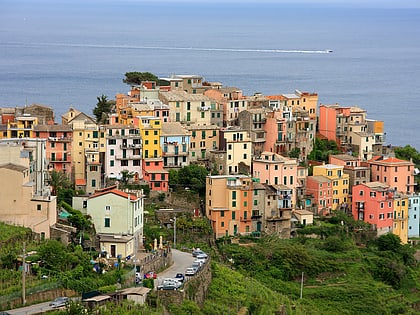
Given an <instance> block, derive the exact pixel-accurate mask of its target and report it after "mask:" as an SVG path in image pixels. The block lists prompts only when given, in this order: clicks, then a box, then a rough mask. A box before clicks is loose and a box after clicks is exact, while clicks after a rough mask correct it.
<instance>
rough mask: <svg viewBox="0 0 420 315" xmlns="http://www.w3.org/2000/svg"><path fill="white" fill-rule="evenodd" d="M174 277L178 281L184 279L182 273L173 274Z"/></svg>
mask: <svg viewBox="0 0 420 315" xmlns="http://www.w3.org/2000/svg"><path fill="white" fill-rule="evenodd" d="M175 279H178V281H180V282H184V280H185V277H184V274H182V273H177V274H176V275H175Z"/></svg>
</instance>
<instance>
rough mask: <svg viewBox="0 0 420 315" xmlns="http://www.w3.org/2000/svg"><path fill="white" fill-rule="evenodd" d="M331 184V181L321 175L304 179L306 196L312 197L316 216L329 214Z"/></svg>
mask: <svg viewBox="0 0 420 315" xmlns="http://www.w3.org/2000/svg"><path fill="white" fill-rule="evenodd" d="M331 182H332V180H331V179H329V178H328V177H326V176H322V175H317V176H308V177H307V178H306V194H307V195H310V196H311V197H312V198H311V199H312V200H313V209H315V210H314V211H316V213H315V214H316V215H328V214H330V211H331V207H332V195H333V194H332V184H331Z"/></svg>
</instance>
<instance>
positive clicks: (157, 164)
mask: <svg viewBox="0 0 420 315" xmlns="http://www.w3.org/2000/svg"><path fill="white" fill-rule="evenodd" d="M159 82H166V84H165V85H159V84H158V82H154V81H144V82H142V83H141V84H138V85H132V86H131V88H130V90H129V91H128V93H127V94H117V95H116V96H115V106H114V107H113V109H112V111H111V113H110V114H109V115H107V117H105V120H104V121H101V122H98V121H97V120H96V119H95V118H94V117H93V116H91V115H90V113H84V112H82V111H79V110H77V109H76V108H73V107H70V108H69V109H68V111H67V112H66V113H65V114H63V115H62V116H61V117H60V119H58V118H57V117H55V114H54V110H53V109H52V108H50V107H47V106H44V105H38V104H33V105H31V106H24V107H13V108H12V107H10V108H7V107H4V108H1V109H0V116H1V125H0V128H1V132H0V147H1V149H0V178H1V180H2V183H4V186H3V189H2V190H0V199H1V200H2V202H1V204H0V221H1V222H4V223H7V224H10V225H17V226H24V227H29V228H31V229H32V231H33V232H34V233H35V234H36V235H38V237H39V239H50V238H54V239H57V238H66V237H68V235H69V234H70V233H71V229H70V227H66V226H64V225H63V224H60V223H59V217H60V215H62V209H61V208H60V207H59V205H58V204H57V197H56V193H55V191H54V187H53V185H52V184H51V172H52V171H56V172H59V173H62V174H64V175H65V176H66V177H67V178H68V179H69V180H70V181H71V183H72V185H73V187H74V188H75V190H76V191H78V192H83V193H80V194H78V195H77V196H75V197H73V204H72V205H71V206H72V207H73V208H74V209H77V210H79V211H81V212H82V213H83V214H85V215H89V217H90V218H91V220H92V222H93V224H94V226H95V228H96V233H97V235H98V237H99V243H100V250H101V251H103V252H107V253H108V255H109V256H110V257H117V256H122V257H129V256H130V255H134V254H135V253H136V252H137V251H139V250H140V249H142V248H143V247H144V242H143V239H144V235H143V233H144V232H143V230H144V226H145V224H146V222H145V220H144V199H145V198H144V194H143V192H142V191H141V190H137V191H134V190H125V189H120V187H119V183H120V182H121V181H123V180H127V174H130V176H129V178H128V180H129V181H130V182H131V183H133V184H139V185H147V186H148V187H149V188H150V191H151V194H162V195H164V196H169V195H170V194H171V193H172V191H171V188H170V184H169V179H170V177H169V174H170V171H171V170H179V169H181V168H183V167H186V166H189V165H193V164H197V165H200V166H203V167H205V168H206V169H207V170H208V174H209V175H208V176H207V177H206V183H205V184H206V194H205V199H204V201H203V209H202V213H201V215H202V216H205V217H207V219H208V220H209V222H210V224H211V227H212V230H213V233H214V236H215V237H216V238H221V237H224V236H236V235H249V236H260V235H262V234H265V235H278V236H279V237H281V238H286V239H287V238H293V237H295V236H296V230H297V229H298V228H299V227H302V226H306V225H311V224H313V223H314V218H317V217H329V216H334V214H335V212H336V211H338V210H340V211H343V212H345V213H346V214H348V215H349V216H353V217H354V219H356V220H361V221H364V222H366V223H369V224H371V226H372V229H373V230H374V231H376V233H377V235H378V236H380V235H383V234H386V233H393V234H395V235H397V236H399V238H400V239H401V242H402V243H403V244H406V243H408V242H409V240H410V238H418V237H419V236H420V231H419V226H420V216H419V203H420V195H419V194H417V193H416V188H417V187H416V181H415V176H416V175H417V174H418V173H419V170H418V169H417V168H416V165H415V164H414V163H413V162H412V161H408V160H402V159H398V158H396V157H395V154H394V151H393V148H392V147H391V146H388V145H386V139H385V137H386V132H385V128H384V122H383V121H378V120H373V119H368V118H367V112H366V110H364V109H362V108H360V107H358V106H342V105H339V104H320V103H319V100H318V94H317V93H311V92H303V91H299V90H296V91H294V92H291V93H290V92H289V93H285V94H278V95H263V94H261V93H255V94H254V95H250V96H246V95H243V93H242V91H241V89H240V88H237V87H225V86H223V84H222V83H219V82H206V81H204V79H203V77H202V76H199V75H172V76H170V77H168V78H159ZM59 120H61V121H59ZM316 139H319V140H326V141H334V142H336V143H337V146H338V148H339V151H340V153H339V154H333V155H330V156H329V160H328V161H327V162H323V163H322V162H317V161H313V160H311V159H309V158H308V156H309V155H310V153H311V152H312V151H313V149H314V146H315V143H316ZM184 188H185V189H189V187H184Z"/></svg>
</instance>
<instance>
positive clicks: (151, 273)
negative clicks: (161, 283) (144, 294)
mask: <svg viewBox="0 0 420 315" xmlns="http://www.w3.org/2000/svg"><path fill="white" fill-rule="evenodd" d="M143 278H144V279H156V278H157V274H156V272H154V271H148V272H146V273H145V274H144V276H143Z"/></svg>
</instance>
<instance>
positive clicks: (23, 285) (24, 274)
mask: <svg viewBox="0 0 420 315" xmlns="http://www.w3.org/2000/svg"><path fill="white" fill-rule="evenodd" d="M22 304H23V305H25V304H26V247H25V242H23V255H22Z"/></svg>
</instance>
